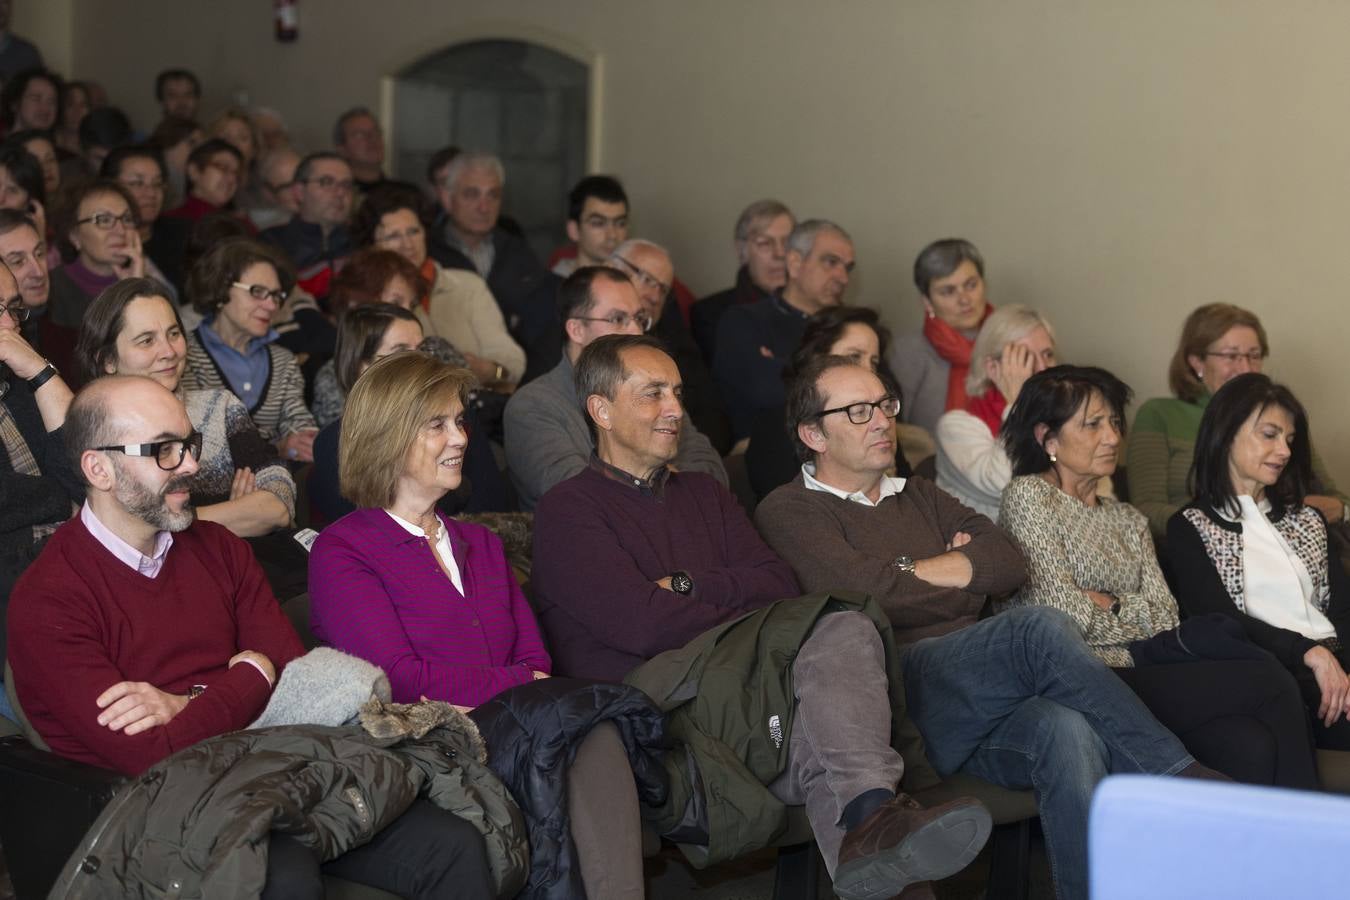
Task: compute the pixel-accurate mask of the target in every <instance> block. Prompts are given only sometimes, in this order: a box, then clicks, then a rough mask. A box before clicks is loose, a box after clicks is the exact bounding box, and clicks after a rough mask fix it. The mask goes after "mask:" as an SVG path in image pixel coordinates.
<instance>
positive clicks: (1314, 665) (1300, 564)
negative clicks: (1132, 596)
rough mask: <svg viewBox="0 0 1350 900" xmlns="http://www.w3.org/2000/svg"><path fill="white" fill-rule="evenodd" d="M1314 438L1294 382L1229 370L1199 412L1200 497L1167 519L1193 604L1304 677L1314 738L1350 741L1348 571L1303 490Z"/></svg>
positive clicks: (1184, 590)
mask: <svg viewBox="0 0 1350 900" xmlns="http://www.w3.org/2000/svg"><path fill="white" fill-rule="evenodd" d="M1310 446H1311V437H1310V435H1309V433H1308V416H1307V413H1306V412H1304V409H1303V405H1302V404H1301V403H1299V402H1298V399H1297V398H1296V397H1295V396H1294V395H1293V393H1292V392H1291V391H1290V390H1289V389H1288V388H1287V387H1285V386H1284V385H1281V384H1275V383H1273V382H1272V381H1271V380H1270V379H1269V378H1267V377H1266V376H1265V375H1260V374H1256V373H1247V374H1243V375H1238V376H1236V377H1234V378H1233V379H1231V380H1230V381H1229V382H1228V383H1227V384H1225V385H1224V386H1223V387H1221V388H1220V389H1219V390H1218V392H1217V393H1216V394H1215V395H1214V397H1213V399H1212V400H1210V403H1209V405H1208V406H1207V407H1206V408H1205V415H1204V417H1203V418H1202V419H1201V420H1200V432H1199V434H1198V435H1197V437H1196V443H1195V462H1194V464H1193V465H1192V467H1191V480H1192V484H1193V485H1194V489H1195V499H1194V500H1192V501H1191V502H1190V504H1188V505H1187V506H1186V507H1184V508H1183V509H1182V510H1181V511H1180V512H1178V513H1177V514H1176V515H1174V516H1172V518H1171V519H1170V520H1169V521H1168V523H1167V549H1168V553H1169V558H1170V559H1171V562H1172V570H1173V574H1174V577H1175V581H1176V584H1177V588H1178V592H1179V596H1180V597H1181V603H1182V606H1183V607H1184V608H1185V611H1186V612H1187V614H1189V615H1200V614H1204V613H1221V614H1223V615H1226V616H1230V617H1232V618H1234V619H1236V620H1237V621H1239V622H1241V623H1242V626H1243V628H1244V629H1245V630H1246V633H1247V635H1248V636H1249V637H1250V638H1251V639H1252V641H1253V642H1255V643H1256V644H1257V645H1258V646H1260V647H1263V648H1265V649H1266V650H1267V651H1269V652H1270V653H1271V654H1272V655H1274V656H1275V658H1276V659H1278V660H1279V661H1280V662H1281V663H1283V664H1284V666H1285V668H1287V669H1288V670H1289V671H1290V672H1292V673H1293V675H1294V678H1295V680H1296V681H1298V684H1299V688H1300V689H1301V690H1302V693H1303V700H1304V703H1305V704H1306V705H1307V709H1308V712H1309V714H1310V716H1311V718H1312V719H1313V730H1314V738H1315V740H1316V742H1317V745H1318V746H1319V747H1325V748H1328V749H1332V750H1350V717H1348V715H1347V714H1350V678H1347V677H1346V670H1347V669H1350V648H1347V646H1346V644H1345V643H1344V641H1345V640H1346V638H1348V637H1350V579H1347V577H1346V574H1345V571H1344V570H1343V569H1342V568H1341V567H1340V565H1339V561H1338V560H1337V559H1336V557H1335V556H1334V555H1333V554H1332V553H1330V552H1329V550H1328V544H1327V525H1326V520H1325V519H1324V518H1323V517H1322V515H1321V513H1320V512H1318V510H1317V509H1316V508H1315V507H1313V506H1310V505H1308V504H1307V503H1305V502H1304V500H1303V498H1304V495H1305V492H1306V490H1307V485H1308V483H1309V480H1310V479H1311V478H1312V465H1311V462H1312V460H1311V457H1312V454H1311V452H1310V450H1309V448H1310Z"/></svg>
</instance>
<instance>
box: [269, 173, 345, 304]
mask: <svg viewBox="0 0 1350 900" xmlns="http://www.w3.org/2000/svg"><path fill="white" fill-rule="evenodd" d="M354 185H355V182H354V181H353V179H352V168H351V166H349V165H348V164H347V161H346V160H345V159H343V158H342V157H341V156H338V155H337V154H336V153H329V152H322V153H311V154H309V155H308V156H306V157H305V158H304V159H302V160H300V165H299V166H297V167H296V169H295V181H294V183H293V184H292V186H291V187H290V188H289V189H288V190H291V191H294V192H295V194H296V197H297V204H298V206H299V209H300V211H299V212H297V213H296V214H295V216H294V217H293V218H292V219H291V220H290V221H289V222H287V223H286V224H285V225H277V226H275V227H274V228H269V229H267V230H266V231H264V232H263V233H262V235H261V237H262V239H263V240H265V241H267V242H268V243H269V244H272V245H273V246H276V247H278V248H280V249H281V251H282V252H283V253H285V254H286V256H287V257H288V258H289V259H290V261H291V264H292V265H293V266H295V271H296V281H297V283H298V284H299V285H300V286H301V287H303V288H304V289H305V290H307V291H309V293H311V294H313V295H314V297H315V299H317V300H320V301H322V300H323V299H324V298H326V297H327V296H328V285H329V283H330V282H331V281H332V279H333V276H334V275H335V274H336V273H337V270H338V269H339V268H340V267H341V265H342V262H343V261H344V260H345V259H346V258H347V256H348V255H349V254H350V253H351V252H352V242H351V234H350V232H349V231H348V230H347V220H348V219H349V218H350V217H351V212H352V191H353V189H354Z"/></svg>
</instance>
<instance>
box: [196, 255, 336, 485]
mask: <svg viewBox="0 0 1350 900" xmlns="http://www.w3.org/2000/svg"><path fill="white" fill-rule="evenodd" d="M294 281H295V279H294V276H293V275H292V274H291V271H290V266H289V265H288V264H287V263H286V261H285V260H284V259H283V258H282V257H281V256H280V255H279V254H278V253H277V251H275V250H273V249H272V248H270V247H267V246H265V245H263V244H260V243H258V242H257V241H253V240H250V239H247V238H229V239H226V240H224V241H221V242H220V243H218V244H216V245H215V246H214V247H213V248H211V249H210V250H208V251H207V253H206V255H205V256H203V257H202V258H201V259H199V260H197V262H196V263H195V264H194V265H193V267H192V269H191V271H189V272H188V278H187V298H188V301H189V302H190V303H191V304H192V307H193V308H194V309H195V310H197V312H198V313H200V314H201V315H202V316H203V319H202V324H201V325H199V326H198V327H197V329H196V330H195V331H193V332H192V334H191V335H190V337H189V340H188V349H187V370H186V371H185V373H184V375H183V381H184V383H185V384H186V385H187V386H188V387H189V388H190V389H202V388H227V389H229V390H230V391H233V392H234V395H235V396H236V397H238V398H239V399H240V400H241V401H242V402H243V404H244V407H245V408H246V409H247V410H248V412H249V415H250V416H252V417H253V421H254V423H255V424H256V425H257V426H258V431H259V432H261V433H262V435H263V437H264V438H266V439H267V440H268V441H270V442H272V443H274V444H276V445H277V448H278V449H279V450H280V451H281V453H282V456H283V457H284V458H285V459H287V460H291V461H299V462H310V461H311V460H313V458H314V450H313V448H314V435H315V434H316V433H317V431H318V425H317V424H316V423H315V421H314V416H313V415H311V414H310V411H309V409H308V407H306V406H305V380H304V377H303V376H302V375H301V374H300V366H299V365H298V364H297V363H296V360H295V355H294V354H293V353H291V351H289V350H287V349H286V348H284V347H281V346H278V345H277V343H276V339H277V332H276V331H275V329H273V328H272V319H273V317H274V316H275V315H276V312H277V309H278V308H279V307H280V306H281V304H282V303H283V302H285V300H286V295H287V293H288V292H289V291H290V289H291V287H292V285H293V284H294Z"/></svg>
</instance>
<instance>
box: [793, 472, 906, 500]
mask: <svg viewBox="0 0 1350 900" xmlns="http://www.w3.org/2000/svg"><path fill="white" fill-rule="evenodd" d="M802 482H803V483H804V484H805V485H806V489H807V490H808V491H824V492H825V493H827V494H834V495H835V496H836V497H838V498H839V499H840V500H849V501H851V502H853V503H861V504H862V505H863V506H879V505H881V501H882V500H885V499H886V498H887V497H891V496H894V495H895V494H898V493H900V492H901V491H903V490H904V489H905V479H903V478H892V477H890V476H888V475H883V476H882V477H881V493H880V494H878V495H877V502H876V503H873V502H872V501H871V500H869V499H868V498H867V495H866V494H864V493H863V492H862V491H854V492H853V493H849V492H848V491H843V490H840V489H839V488H837V487H834V486H832V485H828V484H826V483H825V482H823V481H819V480H817V479H816V464H815V463H802Z"/></svg>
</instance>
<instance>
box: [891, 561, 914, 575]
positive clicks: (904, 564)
mask: <svg viewBox="0 0 1350 900" xmlns="http://www.w3.org/2000/svg"><path fill="white" fill-rule="evenodd" d="M891 565H893V566H895V567H896V568H897V569H899V570H900V571H901V572H906V573H908V574H910V575H913V574H914V560H913V559H911V558H910V557H908V556H897V557H896V558H895V560H894V561H892V562H891Z"/></svg>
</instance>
